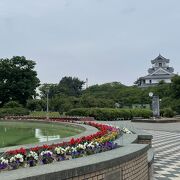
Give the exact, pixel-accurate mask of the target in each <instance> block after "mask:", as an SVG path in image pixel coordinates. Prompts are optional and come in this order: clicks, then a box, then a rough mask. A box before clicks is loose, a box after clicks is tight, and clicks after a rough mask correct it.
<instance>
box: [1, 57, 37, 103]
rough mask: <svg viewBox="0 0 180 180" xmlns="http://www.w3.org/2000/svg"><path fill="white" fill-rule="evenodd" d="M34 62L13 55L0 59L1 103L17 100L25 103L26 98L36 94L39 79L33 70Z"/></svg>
mask: <svg viewBox="0 0 180 180" xmlns="http://www.w3.org/2000/svg"><path fill="white" fill-rule="evenodd" d="M35 64H36V63H35V62H34V61H31V60H26V58H25V57H23V56H22V57H20V56H14V57H13V58H11V59H0V72H1V73H0V101H1V102H2V105H3V104H5V103H7V102H9V101H10V100H12V101H18V102H19V103H21V104H23V105H25V104H26V101H27V99H29V98H32V96H36V91H35V90H36V87H38V86H39V79H38V78H37V73H36V71H35V70H34V67H35Z"/></svg>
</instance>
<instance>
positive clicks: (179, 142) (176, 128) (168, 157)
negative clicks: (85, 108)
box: [104, 121, 180, 180]
mask: <svg viewBox="0 0 180 180" xmlns="http://www.w3.org/2000/svg"><path fill="white" fill-rule="evenodd" d="M104 123H107V122H104ZM108 123H111V124H113V125H116V126H120V127H122V126H127V127H131V128H135V129H140V130H144V131H146V132H148V133H149V134H152V135H153V141H152V145H153V148H154V151H155V159H154V180H180V123H165V124H162V123H131V122H130V121H124V122H122V121H118V122H117V121H116V122H115V121H112V122H108Z"/></svg>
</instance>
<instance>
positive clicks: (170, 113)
mask: <svg viewBox="0 0 180 180" xmlns="http://www.w3.org/2000/svg"><path fill="white" fill-rule="evenodd" d="M174 115H175V113H174V111H173V110H172V109H171V108H164V109H162V110H161V116H163V117H169V118H171V117H174Z"/></svg>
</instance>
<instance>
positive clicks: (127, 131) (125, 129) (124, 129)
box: [122, 127, 132, 134]
mask: <svg viewBox="0 0 180 180" xmlns="http://www.w3.org/2000/svg"><path fill="white" fill-rule="evenodd" d="M122 130H123V132H124V133H126V134H132V132H131V131H130V130H129V129H128V128H125V127H124V128H123V129H122Z"/></svg>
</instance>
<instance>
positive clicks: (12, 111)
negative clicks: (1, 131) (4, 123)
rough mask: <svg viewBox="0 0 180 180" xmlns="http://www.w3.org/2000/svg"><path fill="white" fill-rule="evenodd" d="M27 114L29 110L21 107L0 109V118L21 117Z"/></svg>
mask: <svg viewBox="0 0 180 180" xmlns="http://www.w3.org/2000/svg"><path fill="white" fill-rule="evenodd" d="M28 114H29V110H27V109H25V108H22V107H16V108H0V117H5V116H23V115H28Z"/></svg>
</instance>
